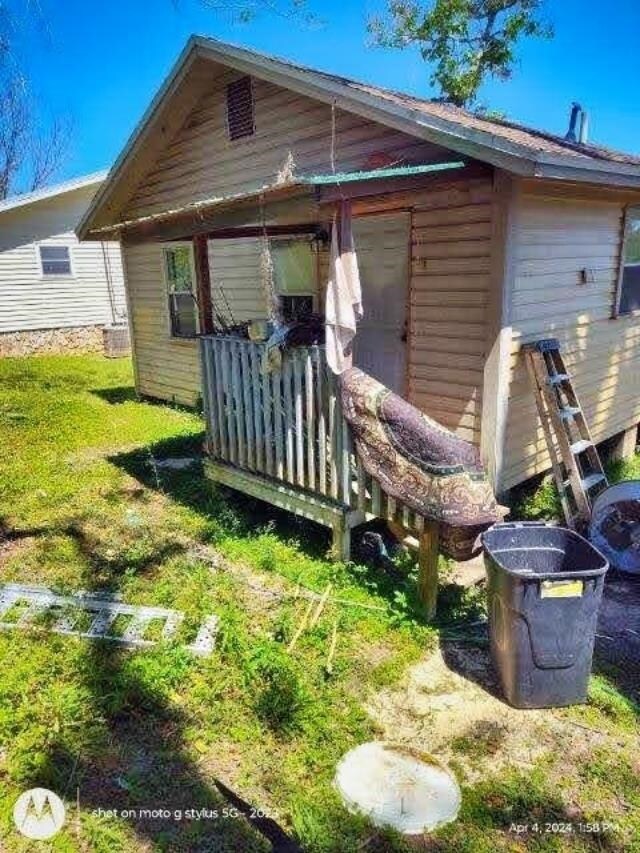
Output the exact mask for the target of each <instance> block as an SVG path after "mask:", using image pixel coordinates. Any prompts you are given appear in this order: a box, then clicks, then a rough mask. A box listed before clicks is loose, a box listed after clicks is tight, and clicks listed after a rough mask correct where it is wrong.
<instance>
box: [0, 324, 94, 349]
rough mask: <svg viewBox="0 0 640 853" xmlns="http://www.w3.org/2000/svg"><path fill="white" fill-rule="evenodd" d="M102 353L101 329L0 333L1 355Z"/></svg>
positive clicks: (34, 330)
mask: <svg viewBox="0 0 640 853" xmlns="http://www.w3.org/2000/svg"><path fill="white" fill-rule="evenodd" d="M83 352H103V344H102V326H69V327H68V328H64V329H29V330H25V331H22V332H3V333H2V334H0V356H7V355H12V356H22V355H43V354H47V355H54V354H58V353H83Z"/></svg>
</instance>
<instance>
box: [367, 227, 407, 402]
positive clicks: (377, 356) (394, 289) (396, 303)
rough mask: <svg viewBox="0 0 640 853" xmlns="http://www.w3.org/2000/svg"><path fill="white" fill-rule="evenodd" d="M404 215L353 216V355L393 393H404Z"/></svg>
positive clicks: (405, 319) (405, 306) (405, 233)
mask: <svg viewBox="0 0 640 853" xmlns="http://www.w3.org/2000/svg"><path fill="white" fill-rule="evenodd" d="M409 228H410V216H409V214H408V213H393V214H384V215H380V216H365V217H360V218H354V220H353V237H354V242H355V246H356V252H357V255H358V264H359V267H360V280H361V284H362V305H363V309H364V317H363V319H362V320H361V322H360V323H359V324H358V333H357V335H356V337H355V340H354V347H353V356H354V359H353V361H354V364H355V366H356V367H360V368H362V370H364V371H365V372H366V373H369V374H370V375H371V376H373V377H374V378H375V379H378V380H379V381H380V382H382V383H383V385H386V386H387V387H388V388H390V389H391V390H392V391H395V392H396V394H400V395H404V394H405V373H406V336H407V329H406V321H407V287H408V281H409Z"/></svg>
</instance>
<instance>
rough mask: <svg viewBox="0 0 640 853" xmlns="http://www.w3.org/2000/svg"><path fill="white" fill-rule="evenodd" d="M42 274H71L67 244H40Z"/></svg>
mask: <svg viewBox="0 0 640 853" xmlns="http://www.w3.org/2000/svg"><path fill="white" fill-rule="evenodd" d="M39 249H40V260H41V262H42V273H43V275H71V259H70V257H69V247H68V246H40V247H39Z"/></svg>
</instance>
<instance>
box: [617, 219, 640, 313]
mask: <svg viewBox="0 0 640 853" xmlns="http://www.w3.org/2000/svg"><path fill="white" fill-rule="evenodd" d="M632 311H640V207H629V208H627V212H626V215H625V229H624V243H623V247H622V270H621V271H620V294H619V302H618V314H630V313H631V312H632Z"/></svg>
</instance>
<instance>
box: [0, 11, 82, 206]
mask: <svg viewBox="0 0 640 853" xmlns="http://www.w3.org/2000/svg"><path fill="white" fill-rule="evenodd" d="M15 27H16V23H15V21H14V20H12V19H11V18H10V16H9V13H8V11H7V7H6V6H5V5H4V4H2V3H1V0H0V200H2V199H5V198H6V197H7V196H8V195H12V194H14V193H16V192H25V191H30V190H35V189H38V187H41V186H44V185H45V184H47V183H48V182H49V181H50V180H51V178H52V177H53V176H54V175H55V173H56V172H57V170H58V169H59V167H60V165H61V163H62V161H63V159H64V155H65V154H66V151H67V148H68V144H69V139H70V123H69V122H68V121H65V120H64V119H62V118H59V117H58V118H54V119H53V120H51V121H46V120H45V119H44V117H43V115H42V111H41V110H40V109H39V105H38V103H37V101H36V99H35V98H34V96H33V94H32V93H31V91H30V87H29V83H28V81H27V78H26V77H25V75H24V74H23V73H22V72H21V71H20V69H19V67H18V62H17V60H16V57H15V55H14V52H13V50H12V42H11V36H12V35H13V33H14V32H15Z"/></svg>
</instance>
